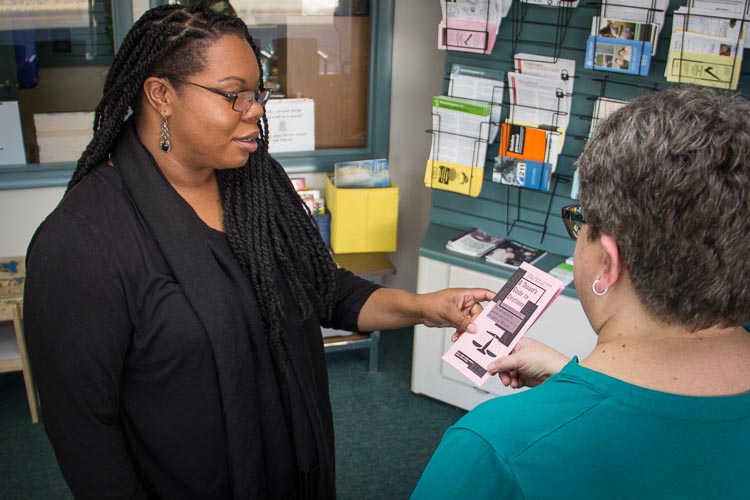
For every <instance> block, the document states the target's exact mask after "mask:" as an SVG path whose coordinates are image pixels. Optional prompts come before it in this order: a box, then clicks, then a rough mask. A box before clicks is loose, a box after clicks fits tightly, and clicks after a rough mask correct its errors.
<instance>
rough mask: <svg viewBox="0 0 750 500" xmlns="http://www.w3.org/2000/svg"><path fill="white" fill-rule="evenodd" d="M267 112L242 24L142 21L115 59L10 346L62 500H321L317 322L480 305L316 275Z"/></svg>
mask: <svg viewBox="0 0 750 500" xmlns="http://www.w3.org/2000/svg"><path fill="white" fill-rule="evenodd" d="M267 99H268V92H267V91H266V90H264V88H263V75H262V74H261V71H260V65H259V64H258V50H257V48H256V47H255V45H254V44H253V41H252V38H251V37H250V36H249V34H248V31H247V27H246V26H245V25H244V23H243V22H242V21H241V20H240V19H237V18H235V17H230V16H225V15H221V14H217V13H215V12H213V11H212V10H211V9H209V8H208V7H206V6H205V5H202V4H201V5H198V6H194V7H180V6H175V5H170V6H162V7H157V8H155V9H152V10H150V11H148V12H147V13H146V14H144V16H143V17H142V18H141V19H139V20H138V21H137V22H136V23H135V24H134V25H133V27H132V29H131V30H130V32H129V33H128V34H127V36H126V37H125V40H124V41H123V44H122V47H121V49H120V50H119V51H118V53H117V56H116V57H115V61H114V63H113V65H112V68H111V69H110V72H109V74H108V76H107V79H106V83H105V86H104V95H103V98H102V100H101V102H100V104H99V105H98V107H97V109H96V115H95V120H94V136H93V138H92V140H91V143H90V144H89V145H88V147H87V148H86V151H85V152H84V153H83V155H82V157H81V159H80V160H79V162H78V166H77V168H76V170H75V173H74V174H73V177H72V179H71V181H70V184H69V187H68V190H67V192H66V194H65V196H64V198H63V200H62V201H61V203H60V205H59V206H58V207H57V208H56V209H55V210H54V212H53V213H52V214H51V215H50V216H49V217H48V218H47V219H46V220H45V222H44V223H43V224H42V226H41V227H40V228H39V229H38V231H37V233H36V235H35V236H34V239H33V241H32V243H31V246H30V248H29V254H28V259H27V283H26V297H25V314H26V330H27V337H28V347H29V352H30V356H31V361H32V365H33V366H34V370H35V375H36V379H37V382H38V388H39V394H40V399H41V403H42V408H43V417H44V422H45V426H46V429H47V432H48V435H49V437H50V440H51V442H52V445H53V448H54V450H55V454H56V456H57V459H58V462H59V464H60V467H61V470H62V472H63V475H64V477H65V479H66V481H67V482H68V484H69V486H70V488H71V490H72V491H73V494H74V495H75V496H76V498H92V499H97V500H100V499H109V498H112V499H121V498H122V499H125V498H127V499H133V498H136V499H145V498H169V499H181V500H182V499H204V498H212V499H225V498H235V499H248V498H264V499H265V498H268V499H275V498H333V497H335V474H334V457H333V449H334V447H333V421H332V416H331V408H330V400H329V395H328V379H327V373H326V367H325V356H324V351H323V345H322V338H321V335H320V327H321V325H323V326H330V327H333V328H340V329H346V330H356V331H365V332H366V331H371V330H376V329H389V328H399V327H403V326H408V325H413V324H417V323H424V324H428V325H435V326H447V325H452V326H454V327H456V328H457V330H458V331H459V332H462V331H464V330H468V331H471V330H472V329H473V328H472V327H473V325H472V324H471V319H472V318H473V317H474V316H476V315H477V314H478V313H479V311H480V310H481V306H480V305H479V303H480V302H482V301H486V300H489V299H491V298H492V293H491V292H490V291H488V290H482V289H452V290H443V291H440V292H435V293H432V294H426V295H416V294H413V293H410V292H406V291H402V290H395V289H386V288H379V287H377V286H375V285H373V284H371V283H370V282H368V281H366V280H362V279H360V278H358V277H356V276H354V275H353V274H352V273H350V272H348V271H346V270H343V269H336V267H335V265H334V263H333V261H332V259H331V256H330V254H329V252H328V250H327V248H326V247H325V244H324V243H323V241H322V239H321V237H320V235H319V233H318V232H317V229H316V227H315V225H314V222H313V221H312V219H311V217H310V214H309V212H307V211H306V209H305V207H304V205H303V203H302V202H301V200H300V199H299V197H298V196H297V194H296V193H295V191H294V189H293V187H292V185H291V182H290V181H289V179H288V177H287V175H286V174H285V172H284V170H283V169H282V167H281V166H280V165H279V164H278V163H277V162H276V161H275V160H274V159H273V158H271V157H270V156H269V154H268V148H267V130H268V127H267V122H266V120H265V118H264V116H263V114H264V113H263V104H264V103H265V101H266V100H267ZM131 111H132V113H131Z"/></svg>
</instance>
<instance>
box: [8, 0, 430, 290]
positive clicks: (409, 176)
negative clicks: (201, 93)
mask: <svg viewBox="0 0 750 500" xmlns="http://www.w3.org/2000/svg"><path fill="white" fill-rule="evenodd" d="M140 4H143V5H140ZM133 5H134V8H133V10H134V17H135V18H137V17H138V16H139V15H140V13H142V10H141V9H144V8H145V7H144V5H148V2H147V0H143V1H142V2H137V1H136V2H134V4H133ZM136 5H137V6H138V7H136ZM139 11H140V12H139ZM439 21H440V4H439V2H435V1H434V0H396V2H395V19H394V40H393V76H392V88H391V130H390V156H389V161H390V166H391V172H392V175H393V178H394V180H395V181H396V183H397V184H398V185H399V189H400V203H399V229H398V251H397V252H395V253H393V254H390V255H389V257H390V258H391V260H392V261H393V263H394V264H395V266H396V268H397V270H398V272H397V274H396V275H395V276H393V277H392V278H389V279H388V280H387V281H386V284H387V285H388V286H395V287H399V288H405V289H408V290H415V289H416V274H417V255H418V250H419V245H420V243H421V241H422V236H423V235H424V233H425V230H426V228H427V224H428V221H429V210H430V203H431V198H430V190H429V189H427V188H425V186H424V184H423V183H422V176H423V175H424V167H425V162H426V160H427V154H428V152H429V148H430V136H429V134H427V133H425V130H427V129H429V128H430V126H431V124H430V111H431V100H430V97H431V96H432V95H433V94H435V93H438V92H439V91H440V88H441V85H442V79H443V76H444V73H443V65H444V62H445V53H444V52H441V51H439V50H437V49H436V48H435V46H436V29H437V28H436V27H437V24H438V22H439ZM306 177H308V179H309V181H310V184H312V185H313V186H314V187H318V184H320V185H321V186H322V176H320V175H312V174H309V175H308V176H306ZM63 192H64V188H62V187H60V188H44V189H23V190H10V191H0V214H2V217H0V256H10V255H23V254H25V253H26V247H27V246H28V244H29V241H30V240H31V236H32V235H33V233H34V230H35V229H36V228H37V226H38V225H39V224H40V223H41V221H42V220H43V219H44V217H45V216H46V215H47V214H48V213H49V212H50V211H52V209H53V208H54V207H55V206H56V205H57V203H58V202H59V201H60V198H61V197H62V194H63Z"/></svg>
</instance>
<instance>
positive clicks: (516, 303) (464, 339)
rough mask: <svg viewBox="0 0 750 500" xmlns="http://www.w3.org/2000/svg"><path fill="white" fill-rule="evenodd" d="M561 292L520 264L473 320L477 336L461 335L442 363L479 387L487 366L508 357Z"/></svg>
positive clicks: (553, 282)
mask: <svg viewBox="0 0 750 500" xmlns="http://www.w3.org/2000/svg"><path fill="white" fill-rule="evenodd" d="M563 288H564V286H563V284H562V283H561V282H560V281H559V280H558V279H556V278H553V277H552V276H550V275H549V274H547V273H545V272H544V271H541V270H540V269H537V268H536V267H534V266H531V265H530V264H527V263H525V262H524V263H522V264H521V267H520V268H519V269H518V270H517V271H516V272H515V273H513V276H511V278H510V279H509V280H508V281H507V282H506V283H505V285H504V286H503V288H502V289H501V290H500V291H499V292H498V293H497V295H496V296H495V298H494V299H492V301H491V302H490V303H489V304H487V306H486V307H485V308H484V309H483V310H482V312H481V314H480V315H479V316H478V317H477V318H476V319H475V320H474V324H475V325H476V326H477V333H475V334H470V333H465V334H463V335H462V336H461V338H459V339H458V341H457V342H456V343H455V344H453V346H452V347H451V348H450V349H448V352H446V353H445V355H443V358H442V359H443V361H445V362H446V363H448V364H449V365H451V366H452V367H454V368H455V369H457V370H458V371H459V372H461V374H463V375H464V376H466V377H467V378H468V379H469V380H471V381H472V382H474V383H475V384H476V385H478V386H480V387H481V386H482V385H483V384H484V383H485V382H486V381H487V379H489V378H490V374H489V373H488V372H487V367H488V366H489V364H490V363H491V362H493V361H494V360H496V359H497V358H498V357H500V356H505V355H507V354H510V352H511V351H512V350H513V348H514V347H515V346H516V344H517V343H518V341H519V340H521V337H522V336H523V335H524V334H525V333H526V332H527V331H528V330H529V328H531V325H533V324H534V322H535V321H536V320H537V319H538V318H539V316H541V314H542V313H543V312H544V311H545V310H546V309H547V307H549V305H550V304H551V303H552V301H553V300H555V299H556V298H557V296H558V295H560V292H561V291H562V290H563Z"/></svg>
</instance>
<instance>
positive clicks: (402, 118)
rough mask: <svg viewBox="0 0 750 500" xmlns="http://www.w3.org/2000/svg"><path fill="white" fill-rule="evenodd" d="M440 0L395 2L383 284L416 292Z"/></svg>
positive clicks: (437, 81)
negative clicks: (388, 274)
mask: <svg viewBox="0 0 750 500" xmlns="http://www.w3.org/2000/svg"><path fill="white" fill-rule="evenodd" d="M440 16H441V14H440V2H436V1H434V0H396V3H395V16H394V31H393V76H392V79H391V132H390V153H389V163H390V168H391V175H392V176H393V178H394V180H395V181H396V183H397V184H398V185H399V190H400V202H399V220H398V223H399V228H398V251H397V252H396V253H394V254H390V256H389V257H390V259H391V261H393V263H394V264H395V266H396V269H397V274H396V275H395V276H393V277H392V278H389V279H388V280H386V282H385V283H386V285H388V286H394V287H398V288H405V289H407V290H411V291H414V290H416V286H417V257H418V252H419V245H420V243H421V242H422V237H423V236H424V233H425V231H426V229H427V224H428V223H429V218H430V215H429V214H430V204H431V202H432V201H431V200H432V198H431V193H430V190H429V189H428V188H426V187H425V186H424V183H423V176H424V169H425V164H426V162H427V155H428V153H429V151H430V140H431V138H430V135H429V134H427V133H426V132H425V131H426V130H428V129H429V128H431V126H432V124H431V119H432V118H431V114H430V113H431V111H432V100H431V97H432V96H433V95H435V94H437V93H440V91H441V90H442V83H443V77H444V69H443V66H444V64H445V52H443V51H439V50H437V48H436V47H437V25H438V23H439V22H440Z"/></svg>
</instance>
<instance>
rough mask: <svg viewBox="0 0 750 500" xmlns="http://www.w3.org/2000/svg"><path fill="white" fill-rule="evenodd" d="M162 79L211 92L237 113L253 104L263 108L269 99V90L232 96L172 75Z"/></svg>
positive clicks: (229, 93)
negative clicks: (221, 98) (229, 102)
mask: <svg viewBox="0 0 750 500" xmlns="http://www.w3.org/2000/svg"><path fill="white" fill-rule="evenodd" d="M162 78H169V79H171V80H177V81H178V82H182V83H187V84H189V85H194V86H196V87H199V88H202V89H203V90H208V91H209V92H213V93H214V94H217V95H220V96H222V97H223V98H225V99H226V100H228V101H231V102H232V109H233V110H235V111H237V112H238V113H242V112H244V111H247V110H248V109H250V107H251V106H252V105H253V103H254V102H257V103H258V104H260V105H261V106H265V105H266V103H267V102H268V99H269V98H270V97H271V91H270V90H261V91H257V90H243V91H242V92H237V93H236V94H233V93H231V92H222V91H221V90H217V89H212V88H211V87H204V86H203V85H200V84H197V83H193V82H189V81H187V80H183V79H182V78H177V77H176V76H174V75H162Z"/></svg>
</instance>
